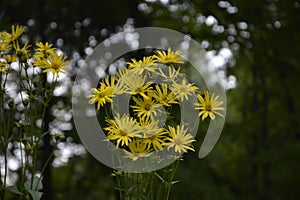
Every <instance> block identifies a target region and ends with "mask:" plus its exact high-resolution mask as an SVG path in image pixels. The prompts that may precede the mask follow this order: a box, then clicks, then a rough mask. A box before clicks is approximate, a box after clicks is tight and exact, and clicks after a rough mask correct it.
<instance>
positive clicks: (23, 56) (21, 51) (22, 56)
mask: <svg viewBox="0 0 300 200" xmlns="http://www.w3.org/2000/svg"><path fill="white" fill-rule="evenodd" d="M30 46H31V45H28V42H26V44H25V45H24V46H23V47H22V48H20V45H19V42H18V41H17V42H15V43H14V45H13V47H14V49H15V51H16V55H17V57H18V58H19V61H20V62H25V61H26V60H27V59H28V54H29V50H28V48H29V47H30Z"/></svg>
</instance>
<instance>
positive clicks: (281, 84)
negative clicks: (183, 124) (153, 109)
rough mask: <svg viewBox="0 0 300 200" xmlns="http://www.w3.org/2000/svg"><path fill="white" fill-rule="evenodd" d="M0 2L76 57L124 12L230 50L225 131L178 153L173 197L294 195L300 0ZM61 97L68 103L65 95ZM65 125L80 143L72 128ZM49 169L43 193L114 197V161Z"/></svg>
mask: <svg viewBox="0 0 300 200" xmlns="http://www.w3.org/2000/svg"><path fill="white" fill-rule="evenodd" d="M0 5H1V8H0V28H1V29H9V28H10V26H11V24H20V25H26V26H27V27H28V29H27V31H26V34H27V37H28V39H30V40H33V41H36V40H38V39H42V40H45V41H49V42H53V43H54V44H58V46H59V45H61V43H62V42H63V45H61V48H62V50H63V51H65V52H67V54H68V55H69V57H70V58H74V53H76V52H78V53H79V55H80V57H82V58H84V56H85V49H86V48H87V47H89V46H90V47H94V46H95V45H94V44H91V40H96V41H97V43H99V42H101V41H102V40H103V39H105V38H107V37H108V36H109V35H110V34H111V33H115V32H117V31H118V30H120V29H121V28H122V27H123V25H124V24H125V23H126V22H128V19H132V20H131V21H133V22H134V26H135V27H142V26H160V27H165V28H171V29H174V30H178V31H181V32H183V33H186V34H189V35H191V36H192V37H193V38H194V39H196V40H197V41H199V43H201V44H202V45H203V47H204V48H205V49H206V50H207V51H211V52H212V53H213V54H214V55H220V52H221V51H222V49H223V50H224V48H228V49H230V50H231V52H232V54H233V57H232V58H231V59H229V60H226V61H227V62H226V64H225V65H224V66H222V67H223V69H224V70H225V72H226V76H227V77H230V76H231V77H235V78H236V82H237V85H236V87H235V88H233V89H230V90H228V91H227V98H228V99H227V100H228V102H227V104H228V105H227V108H228V110H227V118H226V120H227V121H226V124H225V127H224V130H223V133H222V135H221V138H220V140H219V142H218V143H217V145H216V147H215V148H214V149H213V151H212V152H211V153H210V154H209V155H208V156H207V157H206V158H204V159H201V160H200V159H198V158H197V155H196V153H195V154H191V155H188V156H186V157H185V162H183V163H181V166H180V169H179V172H178V175H177V179H178V180H180V182H179V183H177V184H176V185H175V186H174V188H173V191H172V196H171V199H178V200H179V199H209V200H211V199H229V200H231V199H233V200H234V199H249V200H250V199H251V200H253V199H257V200H260V199H264V200H267V199H278V200H281V199H284V200H294V199H299V198H300V194H299V185H298V184H299V182H300V173H299V168H300V162H299V154H300V126H299V118H300V93H299V82H298V81H299V77H300V76H299V75H300V56H299V50H300V48H299V47H300V28H299V24H300V1H299V0H288V1H284V0H267V1H261V0H253V1H243V0H230V1H217V0H210V1H205V0H197V1H192V0H169V1H139V0H126V1H124V0H111V1H97V0H85V1H80V0H72V1H70V0H60V1H56V0H28V1H21V0H1V3H0ZM129 21H130V20H129ZM74 67H75V68H76V67H77V65H76V62H75V64H74ZM75 75H76V70H74V74H73V76H74V77H75ZM59 100H61V99H57V100H56V101H59ZM62 100H63V101H64V102H65V107H68V108H70V99H69V96H67V97H64V99H62ZM53 104H55V102H53ZM66 134H67V136H68V137H72V138H73V142H75V143H80V141H79V138H78V136H77V134H76V131H75V130H72V131H69V132H67V133H66ZM198 137H199V140H200V141H201V138H203V135H200V136H198ZM199 146H200V144H199ZM199 146H197V150H199ZM49 170H51V171H50V172H51V177H52V178H51V179H50V180H48V179H47V180H48V182H47V183H46V184H48V189H49V188H50V189H51V190H48V191H51V195H50V194H47V192H46V194H45V195H44V199H51V198H52V199H55V200H59V199H116V198H117V197H116V196H117V193H116V191H115V190H114V188H113V187H114V186H115V183H114V182H113V178H112V177H111V172H112V170H111V169H109V168H107V167H106V166H103V165H102V164H101V163H99V162H98V161H97V160H95V159H94V158H92V157H91V156H89V155H88V154H87V155H86V156H83V157H79V156H77V157H76V156H75V157H73V158H71V159H70V160H69V162H68V164H66V165H65V166H62V167H52V168H51V169H49Z"/></svg>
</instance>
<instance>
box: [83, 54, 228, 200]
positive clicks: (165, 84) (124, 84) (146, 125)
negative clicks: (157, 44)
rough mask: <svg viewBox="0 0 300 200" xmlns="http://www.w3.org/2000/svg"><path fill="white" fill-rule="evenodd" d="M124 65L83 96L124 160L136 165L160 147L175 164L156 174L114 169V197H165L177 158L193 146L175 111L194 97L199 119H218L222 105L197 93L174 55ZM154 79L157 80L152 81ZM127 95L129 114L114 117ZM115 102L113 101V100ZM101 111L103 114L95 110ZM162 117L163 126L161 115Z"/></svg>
mask: <svg viewBox="0 0 300 200" xmlns="http://www.w3.org/2000/svg"><path fill="white" fill-rule="evenodd" d="M126 64H127V67H126V68H124V69H121V70H119V71H117V73H116V74H115V75H107V76H106V77H105V78H103V79H102V80H100V82H99V84H98V86H97V87H96V88H92V89H91V92H92V93H91V94H90V95H88V98H89V103H90V104H95V105H96V108H97V109H98V110H99V113H101V114H103V113H104V115H105V116H104V117H103V116H102V118H101V119H100V123H101V124H103V126H102V127H103V130H104V132H105V134H106V138H107V140H108V141H110V142H112V143H113V144H114V145H115V146H116V148H118V149H121V150H122V151H124V152H125V156H124V158H125V159H131V160H132V161H138V160H139V159H143V158H147V157H149V156H150V155H152V154H153V153H155V152H157V151H161V150H163V149H166V150H167V151H170V152H171V151H172V152H174V153H175V154H173V155H176V156H177V161H175V162H174V163H172V164H171V165H170V166H168V167H166V168H165V169H162V170H160V172H158V171H155V172H146V173H128V172H122V171H115V172H114V173H113V176H114V177H116V180H117V184H118V186H117V189H118V190H119V194H120V199H169V197H170V190H171V187H172V185H173V184H174V183H176V181H174V176H175V172H176V169H177V168H178V163H179V160H181V159H182V154H184V153H188V152H189V151H195V148H194V146H193V143H194V142H196V140H195V139H194V136H193V135H192V134H191V128H190V126H189V124H185V123H180V116H179V119H178V108H179V107H180V105H182V103H183V102H187V101H189V99H190V98H192V96H195V99H196V101H197V102H195V103H193V104H192V105H191V106H192V107H193V109H194V110H195V112H197V110H199V114H198V115H199V117H200V118H201V121H204V120H206V119H207V120H216V119H217V117H223V114H222V112H223V111H224V107H222V105H223V101H221V100H219V96H218V95H216V94H214V93H210V92H209V91H208V90H200V89H199V87H198V86H196V85H195V83H193V82H189V81H188V79H187V77H186V76H185V75H183V74H182V73H181V71H180V70H181V68H183V67H185V62H184V57H183V56H182V55H181V54H180V52H179V51H172V50H171V48H169V49H168V50H167V51H164V50H155V51H153V52H152V54H151V55H150V56H144V57H143V58H142V59H140V60H137V59H136V58H132V59H131V60H130V61H128V62H127V63H126ZM157 80H159V81H157ZM124 94H125V95H129V96H130V100H129V113H118V109H114V111H113V112H114V113H113V114H112V109H111V108H112V107H113V105H114V106H115V104H114V103H115V102H114V101H117V97H118V96H122V95H124ZM116 104H118V102H116ZM101 111H105V112H101ZM163 113H165V118H166V120H165V122H164V124H161V121H160V119H161V116H163Z"/></svg>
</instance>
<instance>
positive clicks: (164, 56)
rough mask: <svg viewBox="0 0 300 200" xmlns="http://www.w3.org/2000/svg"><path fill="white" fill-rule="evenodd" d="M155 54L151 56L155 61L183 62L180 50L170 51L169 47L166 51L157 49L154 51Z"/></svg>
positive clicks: (165, 62) (166, 62)
mask: <svg viewBox="0 0 300 200" xmlns="http://www.w3.org/2000/svg"><path fill="white" fill-rule="evenodd" d="M155 54H156V55H154V56H153V58H154V60H155V61H156V62H161V63H164V64H168V63H180V64H183V61H182V59H183V56H181V55H180V51H175V52H173V51H171V48H169V49H168V52H167V53H166V52H165V51H160V50H157V51H155Z"/></svg>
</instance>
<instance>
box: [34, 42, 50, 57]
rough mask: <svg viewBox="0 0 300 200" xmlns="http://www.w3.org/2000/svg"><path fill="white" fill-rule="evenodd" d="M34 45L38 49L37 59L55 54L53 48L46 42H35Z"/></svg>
mask: <svg viewBox="0 0 300 200" xmlns="http://www.w3.org/2000/svg"><path fill="white" fill-rule="evenodd" d="M35 45H36V46H37V47H38V48H37V49H36V50H37V52H36V56H37V57H42V58H43V57H47V56H48V55H49V54H51V53H54V52H55V48H53V47H52V44H49V43H48V42H46V43H45V44H43V43H42V42H37V43H36V44H35Z"/></svg>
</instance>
